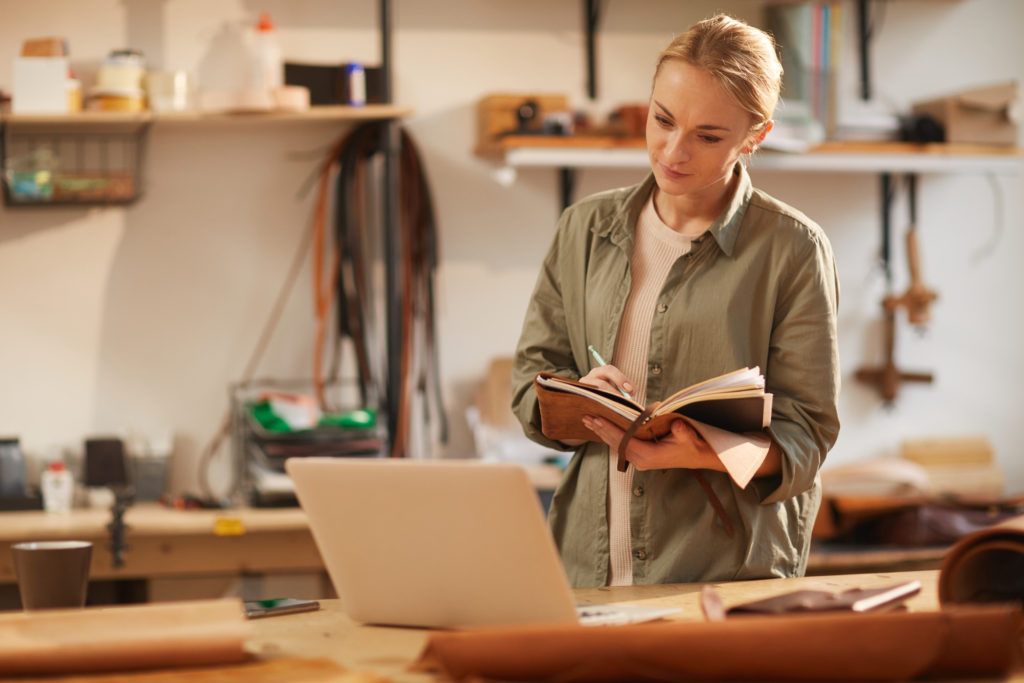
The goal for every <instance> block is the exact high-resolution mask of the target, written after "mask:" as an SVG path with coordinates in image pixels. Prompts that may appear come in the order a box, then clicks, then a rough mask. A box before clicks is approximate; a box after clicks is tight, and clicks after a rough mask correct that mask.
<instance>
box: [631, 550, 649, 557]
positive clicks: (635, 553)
mask: <svg viewBox="0 0 1024 683" xmlns="http://www.w3.org/2000/svg"><path fill="white" fill-rule="evenodd" d="M633 557H635V558H636V559H638V560H644V559H646V558H647V553H646V552H645V551H644V549H643V548H640V549H639V550H634V551H633Z"/></svg>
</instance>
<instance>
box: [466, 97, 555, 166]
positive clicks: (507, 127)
mask: <svg viewBox="0 0 1024 683" xmlns="http://www.w3.org/2000/svg"><path fill="white" fill-rule="evenodd" d="M524 105H528V106H530V105H532V109H533V111H534V116H533V117H532V119H531V120H530V121H529V122H528V123H527V126H526V128H525V129H521V128H520V118H519V109H520V107H522V106H524ZM567 111H569V99H568V98H567V97H566V96H565V95H557V94H541V93H495V94H492V95H487V96H485V97H483V98H482V99H480V101H479V102H477V105H476V153H477V154H483V155H487V154H495V153H498V152H500V151H501V149H502V147H501V142H500V140H501V136H502V135H503V134H508V133H515V132H524V133H529V132H539V131H540V129H541V124H542V122H543V121H544V117H546V116H548V115H549V114H553V113H556V112H567Z"/></svg>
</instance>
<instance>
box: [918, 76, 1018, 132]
mask: <svg viewBox="0 0 1024 683" xmlns="http://www.w3.org/2000/svg"><path fill="white" fill-rule="evenodd" d="M1020 106H1021V105H1020V94H1019V92H1018V89H1017V84H1016V82H1013V81H1011V82H1008V83H1000V84H997V85H992V86H987V87H984V88H975V89H973V90H965V91H963V92H959V93H954V94H952V95H947V96H946V97H940V98H937V99H933V100H927V101H925V102H918V103H916V104H914V108H913V111H914V113H915V114H927V115H929V116H931V117H933V118H935V119H936V120H937V121H938V122H939V123H941V124H942V126H943V127H944V128H945V130H946V142H953V143H964V144H978V145H1016V144H1017V127H1018V118H1019V115H1020Z"/></svg>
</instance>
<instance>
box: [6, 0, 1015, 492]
mask: <svg viewBox="0 0 1024 683" xmlns="http://www.w3.org/2000/svg"><path fill="white" fill-rule="evenodd" d="M875 4H878V5H884V9H882V10H881V11H879V12H878V13H877V17H878V22H877V27H876V39H875V42H874V45H873V49H872V53H871V54H872V65H873V76H874V84H875V89H876V93H877V103H876V106H877V107H878V108H879V109H885V108H886V107H890V108H895V109H898V110H903V109H905V108H906V107H907V106H908V105H909V103H910V102H912V101H914V100H916V99H921V98H924V97H929V96H932V95H936V94H942V93H946V92H949V91H953V90H956V89H959V88H962V87H967V86H971V85H976V84H987V83H991V82H997V81H1000V80H1005V79H1009V78H1016V79H1017V80H1018V81H1022V80H1024V78H1022V77H1024V46H1022V44H1021V43H1020V41H1019V40H1018V36H1017V35H1016V31H1017V29H1018V28H1019V27H1020V26H1021V25H1024V3H1020V2H1017V1H1016V0H960V1H959V2H958V1H955V0H947V1H938V2H935V1H931V2H924V1H920V0H901V1H899V2H885V3H875ZM581 5H582V3H581V2H578V1H577V0H563V1H562V2H554V3H552V2H541V1H539V0H526V1H521V2H481V1H479V0H476V1H474V0H450V1H448V2H445V3H428V2H422V1H419V2H417V1H416V0H397V1H396V2H395V6H396V11H395V23H396V33H395V48H394V49H395V61H396V76H395V78H396V81H395V83H396V99H397V101H398V102H400V103H401V104H405V105H409V106H411V107H413V108H414V109H415V112H416V113H415V114H414V115H413V116H412V117H411V118H410V119H409V120H408V122H407V126H408V128H409V129H410V131H411V132H412V134H413V135H414V137H415V138H416V140H417V142H418V143H419V145H420V148H421V151H422V152H423V154H424V157H425V160H426V165H427V170H428V173H429V174H430V179H431V181H432V183H433V188H434V193H435V199H436V204H437V209H438V215H439V219H440V231H441V259H442V267H441V271H440V273H439V278H440V287H439V301H438V308H439V320H438V324H439V336H440V344H441V353H440V363H441V371H442V373H443V377H444V390H445V399H446V404H447V412H448V416H449V419H450V421H451V424H452V438H451V442H450V444H449V445H448V446H447V447H446V448H445V449H443V451H442V453H443V454H445V455H450V456H461V455H467V454H470V453H472V451H473V444H472V438H471V435H470V432H469V429H468V427H467V426H466V424H465V421H464V419H463V414H464V410H465V408H466V406H467V405H468V404H469V403H470V402H471V401H472V398H473V392H474V390H475V388H476V385H477V383H478V381H479V379H480V377H481V375H482V373H483V372H484V370H485V368H486V366H487V363H488V361H489V359H490V358H492V357H493V356H496V355H503V354H508V353H511V351H512V349H513V347H514V344H515V341H516V338H517V336H518V333H519V326H520V322H521V318H522V315H523V312H524V310H525V307H526V304H527V300H528V297H529V294H530V291H531V289H532V286H533V280H534V277H535V274H536V270H537V266H538V264H539V262H540V260H541V258H542V256H543V254H544V252H545V250H546V248H547V245H548V242H549V240H550V236H551V234H552V229H553V226H554V223H555V220H556V218H557V213H558V201H559V199H558V193H557V183H556V178H555V175H554V173H553V172H551V171H543V170H536V171H532V170H524V171H521V172H520V173H519V176H518V179H517V181H516V183H515V184H514V185H513V186H512V187H502V186H500V185H499V184H497V183H496V182H495V181H494V180H493V178H492V177H491V175H490V172H491V170H492V169H493V165H492V164H491V163H489V162H487V161H485V160H481V159H479V158H477V157H474V156H473V155H472V152H471V150H472V146H473V141H474V136H475V130H474V118H473V108H474V104H475V102H476V101H477V99H478V98H480V97H481V96H482V95H484V94H487V93H491V92H499V91H511V92H520V91H535V92H562V93H565V94H567V95H568V96H570V98H571V100H572V101H573V102H574V103H576V104H578V105H579V106H581V107H585V108H589V109H591V110H592V111H593V112H595V113H596V114H598V115H603V114H604V113H606V112H607V111H608V110H609V109H610V108H612V107H613V106H615V105H616V104H619V103H621V102H630V101H640V100H644V99H645V98H646V95H647V91H648V88H649V84H650V71H651V65H652V63H653V60H654V58H655V56H656V54H657V52H658V51H659V50H660V48H661V47H663V46H664V44H665V43H667V42H668V40H669V39H670V38H671V37H672V34H673V33H674V32H679V31H681V30H683V29H685V28H686V27H687V26H688V25H689V24H691V23H692V22H693V21H695V20H697V19H700V18H702V17H704V16H707V15H709V14H711V13H713V12H714V11H715V10H716V9H724V10H726V11H730V12H732V13H733V14H735V15H737V16H740V17H742V18H746V19H748V20H750V21H753V22H757V21H759V20H760V14H761V8H762V6H763V5H762V3H761V2H760V1H757V0H732V1H728V0H725V1H722V2H704V1H700V2H687V3H680V2H672V1H670V0H643V1H640V2H636V1H632V2H621V1H614V0H613V1H610V2H606V3H604V5H605V7H606V8H607V9H606V15H605V17H604V19H603V22H602V28H601V31H600V33H599V36H598V58H599V61H598V74H599V76H598V77H599V84H600V85H599V87H600V95H601V97H600V99H599V100H598V101H597V102H596V103H587V101H586V98H585V93H584V73H585V72H584V58H583V36H582V33H581V30H580V27H581V17H582V8H581ZM263 9H266V10H269V11H270V12H271V13H272V14H273V17H274V19H275V21H276V22H277V24H278V27H279V31H280V34H281V42H282V45H283V48H284V53H285V55H286V57H288V58H290V59H296V60H310V61H324V62H338V61H346V60H361V61H365V62H368V63H373V62H375V61H376V59H377V45H378V43H377V39H376V35H375V33H374V29H375V26H376V10H375V3H372V2H369V0H364V1H363V2H356V0H347V1H337V0H303V1H293V2H284V1H283V0H266V1H265V2H255V1H252V0H230V1H229V0H222V1H220V2H216V3H210V2H204V1H201V0H146V1H139V2H131V3H124V2H120V1H118V0H52V1H48V2H44V3H30V4H25V3H21V2H16V0H0V17H3V19H2V21H0V88H6V89H9V87H10V85H11V71H10V63H11V60H12V59H13V57H14V56H15V55H16V53H17V51H18V48H19V46H20V43H21V41H22V40H23V39H25V38H28V37H35V36H44V35H64V36H66V37H67V38H68V39H69V42H70V46H71V51H72V62H73V66H74V67H75V69H76V71H77V72H78V75H79V76H81V77H82V78H83V80H84V81H85V83H86V86H87V87H88V85H89V84H90V79H91V78H92V76H93V74H94V73H95V70H96V68H97V66H98V64H99V63H100V62H101V60H102V59H103V57H104V56H105V55H106V53H107V52H108V51H109V50H110V49H113V48H119V47H124V46H131V47H136V48H140V49H142V50H143V51H145V53H146V54H147V55H148V56H149V58H150V60H151V63H152V64H153V65H154V66H155V67H162V68H186V69H190V70H192V71H193V72H196V73H201V74H205V76H206V78H207V80H208V81H209V82H214V80H215V79H223V78H224V77H225V75H224V73H225V72H224V64H225V58H226V57H225V55H226V54H227V53H228V52H230V48H232V47H237V36H238V32H239V31H240V30H241V29H242V28H243V27H244V26H246V25H247V22H248V21H250V20H253V19H254V18H255V15H256V14H257V13H258V11H260V10H263ZM844 9H845V10H847V11H846V12H845V20H846V21H847V27H848V29H850V30H852V20H853V5H852V3H849V2H847V3H845V4H844ZM844 64H845V65H846V66H845V67H844V71H843V77H842V81H841V87H842V90H843V92H842V96H843V99H844V101H846V102H847V103H850V102H852V101H853V100H854V92H855V89H856V78H855V73H854V72H853V64H854V62H853V52H852V48H849V54H848V55H847V59H846V60H845V61H844ZM850 106H852V105H850ZM343 131H344V127H343V126H342V125H340V124H336V123H297V124H280V125H275V126H273V127H271V126H260V125H238V126H212V125H208V126H175V125H171V124H159V123H158V124H156V125H155V126H154V127H153V129H152V130H151V133H150V138H149V148H148V162H147V172H148V180H149V186H148V192H147V195H146V196H145V198H144V199H143V200H142V201H140V202H139V203H137V204H136V205H134V206H131V207H128V208H111V209H71V208H63V209H47V210H25V209H21V210H14V209H8V208H0V315H2V327H0V329H2V330H3V347H2V348H3V353H2V354H0V432H2V433H9V434H16V435H19V436H21V438H22V440H23V443H24V445H25V447H26V449H27V450H28V451H29V452H31V453H34V454H45V453H47V452H49V451H50V450H51V449H54V448H60V447H66V446H74V445H76V444H79V443H80V442H81V439H82V438H83V437H84V436H86V435H89V434H95V433H100V432H105V431H110V430H120V429H131V430H134V431H136V432H141V433H150V434H152V433H158V432H161V431H173V433H174V434H175V437H176V456H175V457H176V466H175V474H174V479H173V483H174V487H175V489H176V490H179V491H195V490H196V464H197V462H198V456H199V453H200V450H201V449H202V447H203V446H204V445H205V444H206V443H207V442H208V440H209V439H210V438H211V437H212V436H213V434H214V432H215V431H216V428H217V425H218V422H219V420H220V418H221V416H222V415H223V413H224V411H225V410H226V408H227V395H228V384H229V383H230V382H232V381H234V380H236V379H238V378H239V377H240V376H241V374H242V372H243V369H244V366H245V363H246V360H247V359H248V357H249V355H250V353H251V352H252V349H253V346H254V344H255V340H256V337H257V335H258V334H259V331H260V329H261V327H262V325H263V322H264V320H265V319H266V317H267V315H268V313H269V310H270V306H271V303H272V300H273V297H274V296H275V295H276V294H277V292H278V290H279V288H280V286H281V283H282V281H283V279H284V277H285V273H286V272H287V269H288V267H289V264H290V262H291V259H292V257H293V254H294V252H295V250H296V249H297V247H298V245H299V240H300V238H301V235H302V233H303V232H304V230H305V229H306V228H307V226H308V225H309V220H310V214H311V208H312V196H311V195H307V196H305V197H301V198H297V193H298V191H299V188H300V187H301V186H302V183H303V181H304V180H305V178H306V177H307V175H308V174H309V173H311V172H312V170H313V168H314V167H315V164H316V159H318V158H319V155H320V154H322V153H323V151H324V150H325V148H326V146H327V145H328V144H329V143H330V142H331V141H333V140H334V139H336V137H337V136H339V135H340V134H341V133H342V132H343ZM297 153H301V154H297ZM753 173H754V178H755V182H756V183H758V184H759V185H760V186H761V187H763V188H764V189H766V190H767V191H769V192H771V193H773V194H775V195H776V196H778V197H779V198H781V199H783V200H785V201H788V202H790V203H792V204H794V205H796V206H798V207H800V208H801V209H803V210H804V211H805V212H806V213H808V214H809V215H810V216H812V217H813V218H815V219H816V220H817V221H818V222H819V223H820V224H821V225H822V226H824V228H825V229H826V231H827V232H828V234H829V236H830V238H831V240H832V242H833V246H834V247H835V250H836V253H837V257H838V265H839V269H840V276H841V282H842V290H843V292H842V300H841V311H840V340H841V349H840V351H841V354H842V361H843V376H844V382H845V383H844V390H843V394H842V399H841V400H842V404H841V417H842V421H843V430H842V434H841V436H840V440H839V443H838V444H837V445H836V447H835V449H834V451H833V453H832V455H831V456H830V458H829V464H832V465H834V464H836V463H842V462H849V461H853V460H857V459H862V458H868V457H875V456H878V455H886V454H892V453H894V452H895V450H896V449H897V447H898V445H899V443H900V441H901V440H902V439H904V438H912V437H922V436H931V435H961V434H984V435H986V436H988V437H989V438H990V439H991V440H992V442H993V443H994V444H995V446H996V450H997V456H998V458H999V461H1000V464H1001V465H1002V466H1003V467H1004V469H1005V470H1006V472H1007V475H1008V482H1009V488H1010V490H1011V491H1014V492H1020V491H1024V463H1022V460H1021V459H1020V458H1018V457H1017V449H1018V448H1019V444H1020V442H1021V441H1022V440H1024V439H1022V437H1024V427H1022V421H1021V420H1020V419H1019V417H1018V413H1019V407H1018V402H1019V399H1020V398H1021V397H1022V389H1021V386H1020V384H1019V382H1020V379H1021V378H1022V377H1024V372H1022V370H1024V360H1022V356H1021V354H1019V353H1017V352H1016V350H1017V349H1016V347H1017V346H1018V344H1019V340H1020V339H1021V337H1022V332H1024V330H1022V326H1024V324H1022V316H1021V308H1020V303H1019V301H1018V296H1019V295H1018V294H1017V293H1018V292H1019V291H1021V284H1022V279H1024V276H1022V275H1021V269H1020V268H1019V266H1018V259H1019V255H1020V254H1022V253H1024V249H1022V247H1024V245H1022V243H1021V242H1022V237H1021V231H1020V227H1021V223H1022V220H1021V219H1022V215H1021V214H1022V210H1024V201H1022V199H1021V198H1022V196H1024V192H1022V191H1021V190H1022V189H1024V187H1022V180H1021V178H1020V177H997V178H987V177H984V176H975V175H963V176H925V177H924V178H923V179H922V180H921V182H920V187H919V228H920V230H921V233H920V235H921V248H922V257H923V262H924V272H925V276H926V279H927V281H928V283H929V284H930V285H931V286H933V287H934V288H936V289H937V290H938V291H939V293H940V299H939V301H938V303H937V304H936V306H935V308H934V322H933V324H932V325H930V326H929V328H928V330H927V333H926V334H925V335H924V336H918V335H915V334H913V331H912V330H908V329H905V328H904V327H902V326H901V328H900V330H899V333H898V334H899V341H898V344H899V347H898V354H899V355H898V359H899V361H900V363H901V364H903V365H905V366H907V367H908V368H911V369H924V370H930V371H933V372H934V373H935V375H936V381H935V382H934V383H933V384H931V385H906V386H904V387H903V388H902V391H901V393H900V396H899V398H898V400H897V402H896V404H895V405H894V406H892V407H888V408H887V407H885V406H883V405H882V403H881V401H880V400H879V398H878V396H877V394H876V393H875V392H874V391H873V390H871V389H869V388H866V387H864V386H861V385H859V384H857V383H856V381H855V380H854V379H853V377H852V375H853V372H854V371H855V369H856V368H857V367H859V366H860V365H863V364H875V363H877V362H879V361H880V359H881V355H880V354H881V348H880V330H879V329H878V321H879V315H878V312H879V300H880V298H881V296H882V293H883V290H884V282H883V278H882V276H881V272H880V270H879V268H878V254H879V197H878V194H879V193H878V180H877V178H876V177H875V176H873V175H859V174H777V173H773V174H763V173H758V172H757V170H756V163H755V167H754V172H753ZM638 176H639V174H637V173H635V172H632V173H631V172H613V171H599V170H587V171H583V172H581V173H580V179H579V186H578V188H577V195H578V196H582V195H583V194H585V193H588V192H591V191H596V190H599V189H603V188H606V187H611V186H616V185H622V184H626V183H630V182H633V181H634V180H635V179H637V178H638ZM902 199H903V195H900V196H899V197H898V201H897V205H896V208H895V211H894V213H893V217H894V226H893V227H894V229H895V231H896V235H897V236H899V235H900V234H901V233H902V229H903V227H904V226H905V223H904V216H905V210H904V204H903V201H902ZM897 241H898V240H897ZM900 253H901V252H899V251H897V253H896V256H897V258H899V257H900ZM896 263H897V271H896V272H897V284H898V285H899V284H900V283H901V282H903V283H905V278H906V273H905V270H903V269H902V261H901V260H897V262H896ZM900 278H903V279H902V280H901V279H900ZM310 283H311V275H310V274H309V272H308V268H307V272H305V273H304V274H303V275H302V277H301V279H300V280H299V283H298V287H297V288H296V290H295V291H294V292H293V294H292V296H291V298H290V300H289V306H288V308H287V310H286V313H285V316H284V320H283V321H282V323H281V325H280V327H279V328H278V331H277V333H276V335H275V336H274V338H273V340H272V342H271V345H270V347H269V349H268V351H267V355H266V356H265V358H264V362H263V363H262V365H261V366H260V373H259V374H261V375H263V376H278V377H300V376H306V375H308V368H309V360H308V359H309V352H310V349H311V346H312V341H311V340H312V336H313V317H312V312H311V311H312V308H311V297H312V294H311V287H310ZM226 456H227V451H226V449H224V451H223V453H222V456H221V457H220V459H219V460H218V462H217V463H216V466H215V468H214V477H215V483H216V482H226V478H225V471H226V460H227V458H226Z"/></svg>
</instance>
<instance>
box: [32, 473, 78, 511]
mask: <svg viewBox="0 0 1024 683" xmlns="http://www.w3.org/2000/svg"><path fill="white" fill-rule="evenodd" d="M40 484H41V488H42V489H43V508H44V509H45V510H46V511H47V512H57V513H66V512H71V503H72V502H73V501H74V498H75V478H74V477H73V476H71V472H69V471H68V468H67V466H66V465H65V464H64V463H63V462H60V461H57V462H51V463H47V465H46V469H45V470H43V473H42V474H41V475H40Z"/></svg>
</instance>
